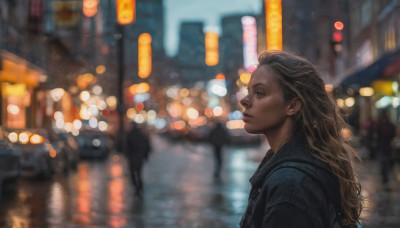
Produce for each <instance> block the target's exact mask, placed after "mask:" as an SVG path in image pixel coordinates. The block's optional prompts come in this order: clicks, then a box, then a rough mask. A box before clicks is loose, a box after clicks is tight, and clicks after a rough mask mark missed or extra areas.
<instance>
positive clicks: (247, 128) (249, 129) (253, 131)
mask: <svg viewBox="0 0 400 228" xmlns="http://www.w3.org/2000/svg"><path fill="white" fill-rule="evenodd" d="M244 130H245V131H246V132H247V133H249V134H260V133H259V132H257V131H256V130H255V129H254V128H252V127H250V126H246V125H244Z"/></svg>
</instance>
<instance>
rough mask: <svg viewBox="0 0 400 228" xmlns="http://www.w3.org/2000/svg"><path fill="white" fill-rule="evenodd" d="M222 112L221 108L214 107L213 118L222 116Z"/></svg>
mask: <svg viewBox="0 0 400 228" xmlns="http://www.w3.org/2000/svg"><path fill="white" fill-rule="evenodd" d="M223 112H224V110H223V109H222V107H221V106H216V107H214V108H213V114H214V116H222V114H223Z"/></svg>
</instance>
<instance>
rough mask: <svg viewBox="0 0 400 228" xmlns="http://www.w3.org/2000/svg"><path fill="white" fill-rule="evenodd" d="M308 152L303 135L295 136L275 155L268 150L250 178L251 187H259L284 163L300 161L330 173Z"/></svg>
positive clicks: (328, 169)
mask: <svg viewBox="0 0 400 228" xmlns="http://www.w3.org/2000/svg"><path fill="white" fill-rule="evenodd" d="M308 151H309V149H308V146H307V144H306V139H305V137H304V136H303V135H295V136H294V137H293V138H292V139H291V140H289V141H288V142H287V143H285V144H284V145H283V146H282V147H281V148H280V149H279V150H278V151H277V152H276V153H273V151H272V150H269V151H268V152H267V154H266V155H265V157H264V159H263V160H262V161H261V163H260V165H259V166H258V168H257V170H256V172H255V173H254V175H253V176H252V177H251V178H250V183H251V185H252V186H261V185H262V184H263V183H264V181H265V178H266V177H267V175H268V173H269V172H271V171H272V170H273V169H274V168H275V167H276V166H278V165H279V164H281V163H283V162H285V161H301V162H303V163H309V164H311V165H314V166H317V167H319V168H322V169H324V170H327V171H328V172H329V173H331V172H330V168H329V167H328V165H326V164H325V163H323V162H321V161H319V160H318V159H316V158H314V157H313V156H312V155H311V154H310V153H309V152H308Z"/></svg>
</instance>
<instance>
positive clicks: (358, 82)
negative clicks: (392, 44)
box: [340, 49, 400, 88]
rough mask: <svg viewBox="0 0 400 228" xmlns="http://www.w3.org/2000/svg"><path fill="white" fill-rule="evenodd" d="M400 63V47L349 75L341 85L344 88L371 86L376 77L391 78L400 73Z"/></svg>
mask: <svg viewBox="0 0 400 228" xmlns="http://www.w3.org/2000/svg"><path fill="white" fill-rule="evenodd" d="M399 63H400V49H398V50H396V51H394V52H390V53H387V54H385V55H384V56H382V57H381V58H379V59H378V60H377V61H375V62H374V63H372V64H371V65H369V66H368V67H366V68H364V69H361V70H359V71H356V72H355V73H353V74H351V75H349V76H348V77H346V78H345V79H344V80H343V81H342V82H341V83H340V86H341V87H343V88H347V87H366V86H370V85H371V83H372V81H374V80H375V79H378V78H389V77H390V76H392V75H393V74H395V73H400V67H399Z"/></svg>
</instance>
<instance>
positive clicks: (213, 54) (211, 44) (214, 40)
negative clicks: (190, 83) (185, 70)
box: [205, 32, 219, 66]
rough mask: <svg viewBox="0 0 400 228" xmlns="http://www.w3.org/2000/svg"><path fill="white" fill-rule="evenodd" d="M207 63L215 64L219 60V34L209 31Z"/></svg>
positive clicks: (207, 34) (206, 37)
mask: <svg viewBox="0 0 400 228" xmlns="http://www.w3.org/2000/svg"><path fill="white" fill-rule="evenodd" d="M205 48H206V59H205V61H206V65H207V66H215V65H217V64H218V62H219V53H218V34H217V33H213V32H207V33H206V34H205Z"/></svg>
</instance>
